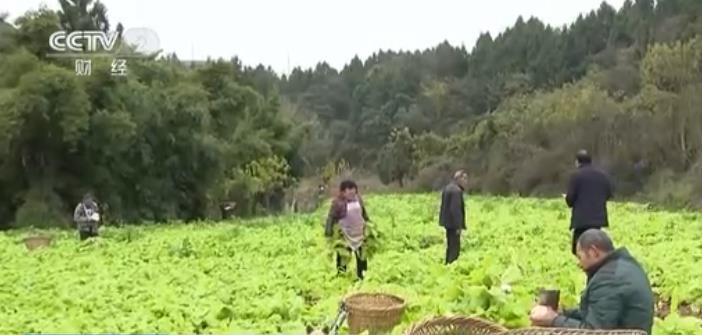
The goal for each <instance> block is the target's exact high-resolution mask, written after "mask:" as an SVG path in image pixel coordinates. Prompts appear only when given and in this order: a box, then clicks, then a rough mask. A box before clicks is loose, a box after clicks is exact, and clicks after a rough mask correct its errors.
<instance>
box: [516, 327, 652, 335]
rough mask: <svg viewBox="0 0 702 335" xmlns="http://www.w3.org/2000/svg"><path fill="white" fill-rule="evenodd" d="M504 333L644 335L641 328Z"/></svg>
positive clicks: (529, 330)
mask: <svg viewBox="0 0 702 335" xmlns="http://www.w3.org/2000/svg"><path fill="white" fill-rule="evenodd" d="M505 335H646V332H645V331H643V330H634V329H627V330H587V329H566V328H524V329H515V330H510V331H508V332H507V333H505Z"/></svg>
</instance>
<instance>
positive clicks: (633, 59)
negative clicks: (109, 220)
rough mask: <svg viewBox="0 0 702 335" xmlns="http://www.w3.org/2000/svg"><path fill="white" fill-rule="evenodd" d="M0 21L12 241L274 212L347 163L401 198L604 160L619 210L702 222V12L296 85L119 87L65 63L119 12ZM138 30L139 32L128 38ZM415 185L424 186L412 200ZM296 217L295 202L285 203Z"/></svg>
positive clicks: (529, 183)
mask: <svg viewBox="0 0 702 335" xmlns="http://www.w3.org/2000/svg"><path fill="white" fill-rule="evenodd" d="M60 4H61V10H59V11H58V12H54V11H51V10H49V9H47V8H39V9H37V10H35V11H30V12H28V13H26V14H25V15H23V16H22V17H20V18H19V19H17V20H16V21H15V22H12V24H11V23H10V22H6V18H5V17H3V16H0V128H1V129H0V130H2V131H0V218H2V220H1V222H0V225H3V226H5V227H7V226H9V225H11V224H13V225H15V226H26V225H56V224H67V223H68V222H69V219H70V216H69V214H70V211H71V207H72V206H73V204H74V203H75V202H76V201H77V200H78V199H80V196H81V194H82V193H83V192H85V191H88V190H90V191H93V192H95V193H96V194H97V196H98V198H99V200H101V201H102V202H103V203H105V204H108V205H109V212H110V216H112V217H113V218H115V219H121V220H126V221H139V220H166V219H173V218H179V219H198V218H204V217H208V216H214V215H217V212H216V208H217V205H218V204H219V203H221V202H223V201H235V202H237V203H238V204H240V206H238V207H237V208H238V210H239V213H240V214H254V213H258V212H261V211H262V210H266V209H271V208H274V207H279V204H278V205H276V204H274V203H275V202H276V201H278V200H279V199H280V198H281V194H282V193H283V192H284V190H285V189H286V188H288V187H290V186H291V185H294V182H295V180H296V179H299V178H301V177H305V176H314V175H317V174H319V173H320V171H322V170H323V169H324V167H325V166H329V164H330V162H332V165H333V164H335V163H334V162H338V161H341V160H343V161H346V162H348V163H349V164H350V165H351V166H352V167H354V168H358V169H364V170H367V171H372V172H376V173H378V174H379V177H381V179H382V180H383V181H384V182H401V183H402V185H403V186H407V185H413V186H415V187H420V188H429V187H436V186H437V185H439V184H438V183H437V180H440V179H441V178H444V177H445V176H446V174H447V171H449V170H450V168H454V167H457V166H461V167H466V168H468V169H469V171H470V173H471V175H472V178H471V181H472V183H473V188H474V189H477V190H480V191H485V192H496V193H511V192H518V193H520V194H533V195H535V194H554V193H559V192H561V189H562V187H563V181H564V178H565V177H566V175H567V173H568V172H569V169H570V168H571V167H572V163H571V162H572V155H573V152H575V151H576V150H577V149H580V148H586V149H589V150H590V151H592V152H593V153H594V154H595V158H596V160H597V163H598V164H600V165H601V166H603V167H604V168H605V169H607V170H608V171H609V172H610V173H612V174H613V175H614V176H615V177H616V180H617V181H618V183H617V191H618V194H620V195H624V196H628V195H640V196H643V197H646V198H649V199H651V200H655V201H657V202H661V203H666V204H671V205H685V206H702V203H700V202H699V200H697V199H699V198H700V197H699V195H700V194H702V185H701V184H700V180H702V179H701V178H700V177H702V152H700V151H699V149H698V148H700V147H702V113H701V112H700V111H699V108H698V106H700V105H701V103H702V100H700V99H702V98H700V97H701V96H702V94H700V93H702V68H701V66H702V39H700V38H699V37H698V36H699V34H701V33H702V2H700V1H695V0H659V1H655V2H654V1H653V0H636V1H626V2H625V3H624V5H623V6H622V8H620V9H618V10H617V9H615V8H612V7H611V6H609V5H608V4H606V3H603V4H602V5H601V6H600V7H599V8H597V9H595V10H593V11H592V12H590V13H588V14H586V15H581V16H580V17H578V18H577V19H576V20H575V22H573V23H572V24H570V25H567V26H563V27H552V26H549V25H547V24H544V23H543V22H540V21H539V20H538V19H535V18H529V19H525V18H521V17H520V18H517V19H516V21H515V23H514V25H513V26H511V27H510V28H508V29H506V30H505V31H503V32H502V33H500V34H498V35H497V36H492V35H490V34H489V33H484V34H482V35H480V37H479V38H478V39H477V41H476V43H475V45H474V46H472V48H471V49H470V50H467V49H466V48H465V47H455V46H452V45H450V44H449V43H448V42H443V43H440V44H438V45H437V46H436V47H433V48H430V49H426V50H423V51H411V52H408V51H403V52H395V51H379V52H377V53H375V54H373V55H372V56H370V57H369V58H368V59H365V60H362V59H360V58H358V57H354V58H352V59H351V60H350V62H349V63H348V64H347V65H346V66H344V68H342V69H340V70H338V69H334V68H333V67H331V66H330V65H329V64H327V63H324V62H321V63H319V64H318V65H317V66H316V67H314V68H312V69H301V68H296V69H294V70H293V71H292V72H291V73H290V74H288V75H283V76H279V75H278V74H276V73H274V72H273V71H272V70H271V68H270V67H266V66H263V65H260V66H256V67H249V66H243V65H242V64H241V62H240V61H239V59H238V58H232V59H230V60H221V59H220V60H208V61H207V62H203V63H201V64H196V63H189V64H186V63H184V62H181V61H180V60H179V59H178V57H177V56H176V55H173V54H171V55H165V56H162V57H159V58H154V57H151V58H141V59H134V60H132V59H130V61H129V75H128V76H126V77H113V76H111V75H110V65H111V64H110V63H109V60H107V59H94V60H93V64H92V67H93V69H92V72H93V74H92V75H91V76H87V77H81V76H76V75H75V73H74V72H73V66H74V64H73V63H72V61H69V60H65V59H51V58H47V57H46V52H47V48H48V45H47V43H46V41H47V40H48V36H49V35H50V34H51V33H52V32H53V31H55V30H57V29H68V30H72V29H84V28H86V27H88V28H89V29H101V30H107V29H111V28H110V27H111V25H110V20H108V18H107V8H106V7H105V6H104V5H103V4H102V3H100V2H95V3H93V2H92V1H83V0H81V1H63V0H62V1H60ZM115 29H117V30H118V31H121V29H122V27H121V25H118V26H117V28H115ZM412 180H413V181H414V183H412ZM276 199H278V200H276Z"/></svg>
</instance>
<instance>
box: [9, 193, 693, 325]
mask: <svg viewBox="0 0 702 335" xmlns="http://www.w3.org/2000/svg"><path fill="white" fill-rule="evenodd" d="M366 202H367V206H368V210H369V215H370V217H371V220H372V221H373V223H374V225H375V226H374V227H375V229H376V230H377V232H378V233H379V238H380V243H381V244H380V246H379V247H378V250H377V251H376V252H375V254H374V255H372V256H371V258H370V260H369V270H368V273H367V276H366V280H365V281H363V282H357V281H356V280H355V276H354V272H355V271H354V268H353V266H351V268H350V269H349V273H348V274H347V275H346V276H342V277H337V276H336V273H335V270H334V266H333V260H332V258H331V256H330V255H329V254H328V253H327V250H326V247H325V243H324V242H325V241H324V238H323V236H322V223H323V219H324V216H325V213H326V209H327V208H322V209H320V210H319V211H318V212H316V213H314V214H310V215H292V216H281V217H275V218H262V219H255V220H247V221H236V220H234V221H229V222H204V223H193V224H182V223H171V224H168V225H150V226H128V227H119V228H117V227H107V228H104V230H103V232H102V237H101V238H99V239H96V240H94V241H88V242H85V243H81V242H79V241H78V240H77V237H76V235H75V234H76V233H75V232H72V231H48V232H47V233H49V234H51V235H52V236H54V244H53V245H52V246H51V247H50V248H47V249H40V250H36V251H33V252H29V251H27V250H26V248H25V246H24V245H23V244H22V239H23V238H24V237H26V236H27V235H28V232H27V231H14V232H8V233H3V234H0V249H1V252H0V282H2V285H0V302H1V303H0V334H20V333H26V332H44V333H79V332H84V333H87V332H91V333H114V332H121V333H154V332H159V333H169V334H192V333H201V334H243V333H287V334H295V333H299V334H302V333H304V328H305V325H308V324H310V325H314V326H319V327H321V325H323V324H325V323H328V322H331V321H332V319H333V318H334V317H335V316H336V312H337V308H338V303H339V301H340V300H341V299H342V298H343V297H344V296H345V295H346V294H349V293H352V292H355V291H382V292H390V293H394V294H397V295H400V296H402V297H403V298H405V299H406V300H407V302H408V304H409V305H408V310H407V311H406V313H405V318H404V320H403V323H402V324H401V325H400V326H398V327H396V329H395V331H394V332H395V333H400V332H401V331H402V330H404V329H405V328H406V327H407V326H408V325H409V324H410V323H412V322H414V321H417V320H420V319H423V318H425V317H429V316H433V315H443V314H467V315H479V316H481V317H483V318H486V319H490V320H493V321H495V322H499V323H501V324H504V325H506V326H508V327H521V326H525V325H527V324H528V318H527V313H528V310H529V309H530V307H531V306H532V304H533V300H534V297H535V296H536V292H537V289H538V288H539V287H543V286H550V287H558V288H560V289H561V291H562V296H563V297H562V302H563V304H565V305H569V306H572V305H574V304H575V303H576V302H577V300H578V296H579V292H580V290H581V289H582V288H583V286H584V280H585V277H584V275H583V274H582V273H581V271H580V269H579V268H578V267H577V265H576V262H575V259H574V257H573V256H572V255H571V254H570V249H569V246H570V244H569V243H570V236H569V233H568V231H567V227H568V218H569V216H568V215H569V214H568V209H567V208H566V206H565V205H564V204H563V201H562V200H561V199H558V200H542V199H517V198H493V197H470V198H469V199H468V201H467V206H468V217H469V219H468V224H469V228H468V231H467V232H466V234H464V236H463V240H462V254H461V257H460V259H459V261H458V262H457V263H455V264H453V265H451V266H444V265H443V264H442V262H443V257H444V232H443V230H442V229H441V228H440V227H439V226H438V224H437V211H438V196H437V195H435V194H432V195H383V196H369V197H368V198H367V199H366ZM610 215H611V222H612V227H611V229H610V233H611V234H612V236H613V238H614V239H615V243H616V244H617V246H625V247H627V248H628V249H629V250H630V251H631V253H632V254H633V255H634V256H635V257H636V258H638V259H639V260H640V261H641V262H642V263H643V264H644V266H645V268H646V269H647V270H648V272H649V276H650V278H651V280H652V282H653V283H654V285H655V290H656V292H657V294H658V296H659V306H658V307H659V313H660V316H665V318H659V319H657V320H656V327H655V330H654V333H655V334H657V335H673V334H676V335H678V334H702V325H701V324H700V321H699V320H700V319H699V318H700V317H702V312H701V311H700V307H701V306H702V280H701V279H700V278H702V266H700V264H702V216H701V215H699V214H695V213H666V212H655V211H652V210H648V209H647V208H646V207H645V206H643V205H632V204H613V205H610ZM681 315H683V316H681Z"/></svg>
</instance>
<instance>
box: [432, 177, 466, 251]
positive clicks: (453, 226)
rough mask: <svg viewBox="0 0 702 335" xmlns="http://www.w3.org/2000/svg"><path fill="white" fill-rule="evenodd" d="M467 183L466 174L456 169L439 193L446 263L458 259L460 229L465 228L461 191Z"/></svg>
mask: <svg viewBox="0 0 702 335" xmlns="http://www.w3.org/2000/svg"><path fill="white" fill-rule="evenodd" d="M467 184H468V174H466V172H465V171H463V170H460V171H457V172H456V173H455V174H454V175H453V180H452V181H451V183H449V184H448V185H446V187H444V190H443V191H442V193H441V210H440V212H439V224H440V225H441V226H443V227H444V228H445V229H446V264H450V263H452V262H454V261H455V260H456V259H458V255H459V253H460V251H461V231H462V230H463V229H466V219H465V217H466V212H465V203H464V202H463V191H464V190H465V188H466V185H467Z"/></svg>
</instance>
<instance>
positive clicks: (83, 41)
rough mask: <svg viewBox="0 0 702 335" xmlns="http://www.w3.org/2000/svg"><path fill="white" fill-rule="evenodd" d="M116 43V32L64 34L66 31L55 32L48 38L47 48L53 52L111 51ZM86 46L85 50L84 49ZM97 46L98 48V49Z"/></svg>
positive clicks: (96, 31)
mask: <svg viewBox="0 0 702 335" xmlns="http://www.w3.org/2000/svg"><path fill="white" fill-rule="evenodd" d="M116 42H117V32H111V33H106V32H102V31H99V30H95V31H74V32H71V33H68V34H67V33H66V31H63V30H62V31H57V32H55V33H53V34H51V36H50V37H49V46H50V47H51V49H53V50H55V51H61V52H65V51H68V50H70V51H78V52H82V51H86V50H87V51H90V52H93V51H96V50H105V51H112V48H114V47H115V43H116ZM84 46H87V48H84ZM98 46H99V47H100V48H98Z"/></svg>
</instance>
